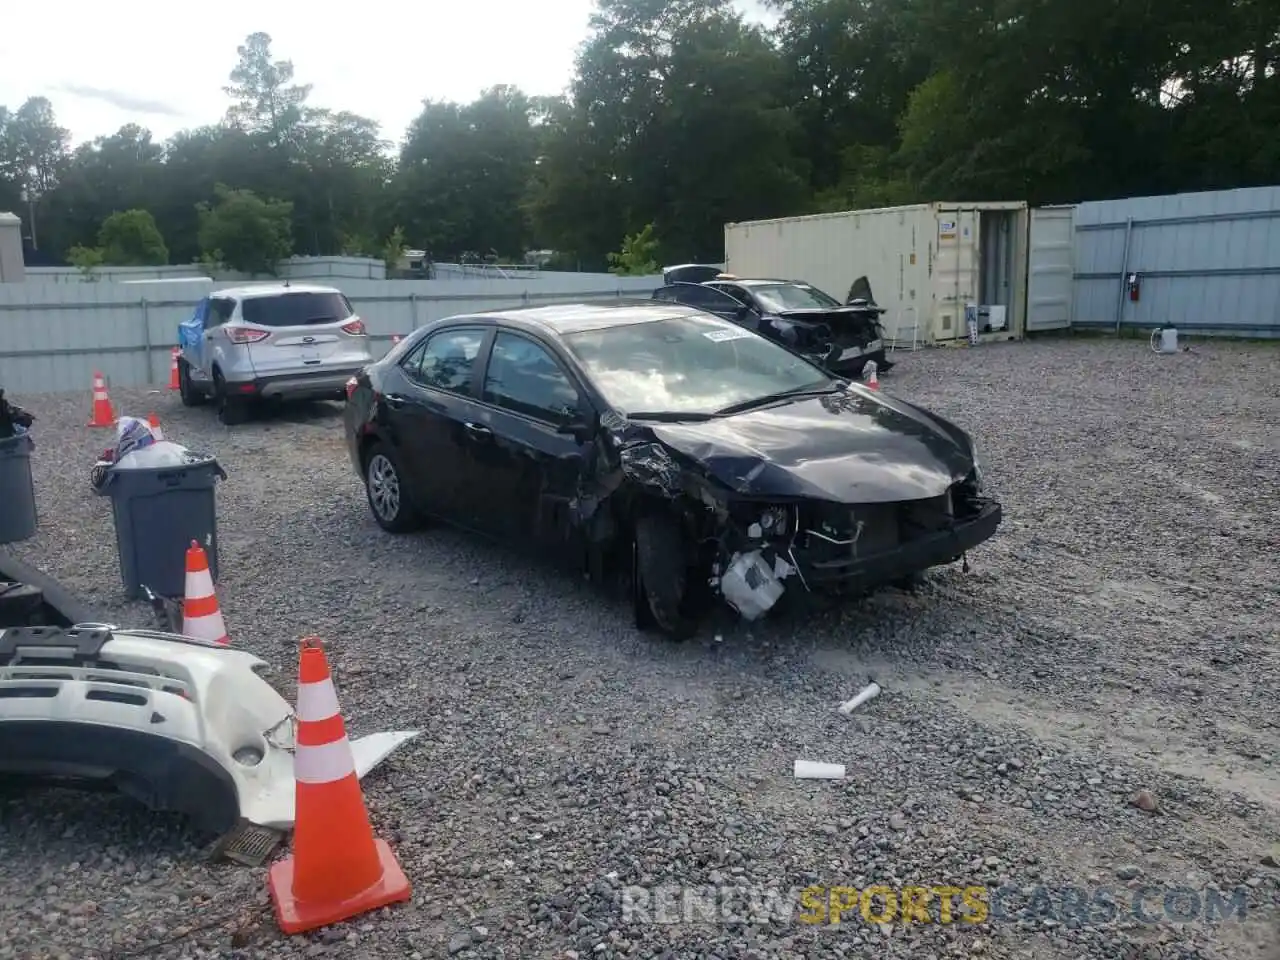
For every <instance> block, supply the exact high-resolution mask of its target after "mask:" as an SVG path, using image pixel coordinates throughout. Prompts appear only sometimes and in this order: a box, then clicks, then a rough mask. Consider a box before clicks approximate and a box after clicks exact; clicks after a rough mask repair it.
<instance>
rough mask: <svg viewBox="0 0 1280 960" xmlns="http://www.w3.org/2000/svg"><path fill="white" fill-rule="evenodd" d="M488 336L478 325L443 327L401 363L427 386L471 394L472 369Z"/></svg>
mask: <svg viewBox="0 0 1280 960" xmlns="http://www.w3.org/2000/svg"><path fill="white" fill-rule="evenodd" d="M484 337H485V331H484V330H480V329H476V328H466V329H454V330H441V331H440V332H439V333H437V334H434V335H432V336H431V337H429V338H428V339H427V341H426V342H425V343H423V345H422V346H421V347H419V348H418V349H417V350H415V351H414V352H413V353H411V354H409V356H407V357H405V359H404V360H403V361H402V362H401V364H400V366H401V367H402V368H403V370H404V372H405V373H406V374H408V375H409V377H410V379H412V380H414V381H415V382H417V383H420V384H422V385H423V386H424V387H433V388H435V389H436V390H444V391H446V392H448V393H456V394H458V395H459V396H463V397H469V396H471V395H472V390H471V371H472V370H473V369H475V364H476V357H478V356H479V355H480V347H481V345H482V344H483V343H484Z"/></svg>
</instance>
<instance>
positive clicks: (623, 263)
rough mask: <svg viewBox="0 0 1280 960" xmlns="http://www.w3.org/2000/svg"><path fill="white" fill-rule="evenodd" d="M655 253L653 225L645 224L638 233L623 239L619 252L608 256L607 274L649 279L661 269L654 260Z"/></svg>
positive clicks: (655, 242) (656, 248) (656, 245)
mask: <svg viewBox="0 0 1280 960" xmlns="http://www.w3.org/2000/svg"><path fill="white" fill-rule="evenodd" d="M657 251H658V241H657V240H656V239H655V238H654V236H653V224H652V223H646V224H645V225H644V227H643V228H642V229H641V230H640V232H639V233H633V234H630V235H629V236H626V237H624V238H623V240H622V250H621V252H619V253H611V254H609V263H610V264H611V266H610V267H609V272H610V273H616V274H618V275H619V276H622V277H651V276H653V275H654V274H655V273H659V272H660V271H661V269H662V268H661V267H659V266H658V261H657V260H656V259H654V256H655V254H656V253H657Z"/></svg>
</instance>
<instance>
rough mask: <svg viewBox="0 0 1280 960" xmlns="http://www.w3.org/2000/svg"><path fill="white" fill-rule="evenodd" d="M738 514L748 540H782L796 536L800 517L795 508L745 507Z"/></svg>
mask: <svg viewBox="0 0 1280 960" xmlns="http://www.w3.org/2000/svg"><path fill="white" fill-rule="evenodd" d="M738 512H739V515H740V516H741V517H742V520H743V522H744V523H745V525H746V531H747V537H748V539H751V540H781V539H790V538H791V537H793V536H794V535H795V532H796V526H797V523H798V517H797V511H796V508H795V507H794V506H773V507H769V506H766V507H759V506H754V505H753V506H750V507H747V506H743V507H741V508H739V511H738Z"/></svg>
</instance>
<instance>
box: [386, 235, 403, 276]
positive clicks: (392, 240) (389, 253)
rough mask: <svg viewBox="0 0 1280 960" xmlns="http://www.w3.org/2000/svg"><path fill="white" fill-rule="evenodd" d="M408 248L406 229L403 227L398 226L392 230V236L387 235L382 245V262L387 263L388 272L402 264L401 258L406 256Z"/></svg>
mask: <svg viewBox="0 0 1280 960" xmlns="http://www.w3.org/2000/svg"><path fill="white" fill-rule="evenodd" d="M406 249H407V247H406V245H405V242H404V230H403V228H401V227H396V228H395V229H394V230H392V231H391V236H389V237H387V240H386V242H385V243H384V244H383V245H382V262H383V264H385V265H386V268H387V272H388V273H390V272H391V271H392V270H395V269H397V268H398V267H399V266H400V258H401V257H403V256H404V252H405V250H406Z"/></svg>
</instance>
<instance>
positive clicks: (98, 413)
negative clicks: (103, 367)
mask: <svg viewBox="0 0 1280 960" xmlns="http://www.w3.org/2000/svg"><path fill="white" fill-rule="evenodd" d="M115 422H116V414H115V411H114V410H112V409H111V398H110V397H109V396H108V395H107V381H106V380H105V379H103V376H102V374H100V373H99V372H98V371H97V370H95V371H93V416H92V417H91V418H90V420H89V426H91V427H112V426H115Z"/></svg>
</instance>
